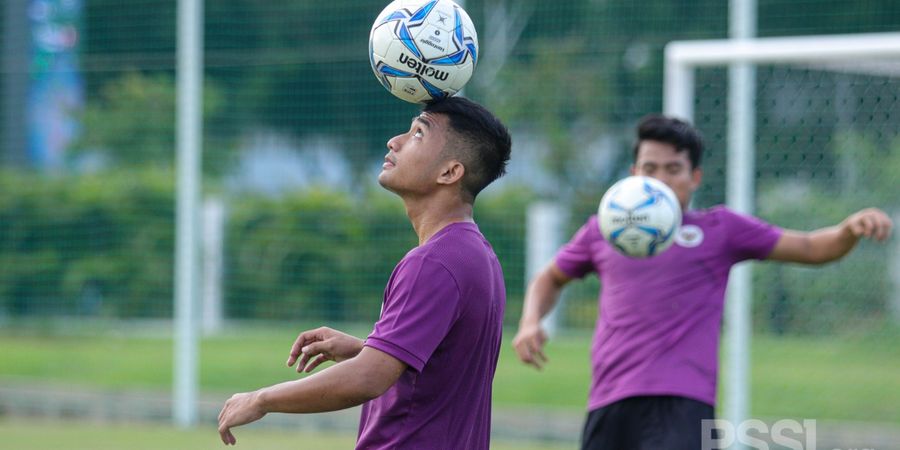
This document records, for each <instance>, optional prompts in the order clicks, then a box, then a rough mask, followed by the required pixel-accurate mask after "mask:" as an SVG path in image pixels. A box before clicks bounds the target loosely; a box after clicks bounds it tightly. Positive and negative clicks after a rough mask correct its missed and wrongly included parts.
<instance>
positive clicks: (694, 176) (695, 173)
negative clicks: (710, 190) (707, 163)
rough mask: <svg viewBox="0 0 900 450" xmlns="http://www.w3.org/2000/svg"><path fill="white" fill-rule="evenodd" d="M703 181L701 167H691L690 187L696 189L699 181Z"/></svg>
mask: <svg viewBox="0 0 900 450" xmlns="http://www.w3.org/2000/svg"><path fill="white" fill-rule="evenodd" d="M701 181H703V169H701V168H699V167H694V168H693V169H691V187H692V188H693V189H692V190H697V188H698V187H700V182H701Z"/></svg>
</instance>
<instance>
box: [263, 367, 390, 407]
mask: <svg viewBox="0 0 900 450" xmlns="http://www.w3.org/2000/svg"><path fill="white" fill-rule="evenodd" d="M357 365H359V364H355V361H353V360H348V361H346V362H343V363H341V364H335V365H334V366H331V367H329V368H328V369H326V370H323V371H321V372H319V373H317V374H314V375H311V376H309V377H306V378H303V379H300V380H294V381H288V382H284V383H280V384H276V385H274V386H270V387H267V388H263V389H260V390H259V391H258V393H259V395H258V400H257V401H258V402H259V406H260V408H261V409H262V410H263V411H265V412H267V413H269V412H281V413H318V412H327V411H336V410H339V409H345V408H350V407H353V406H356V405H361V404H363V403H365V402H367V401H369V400H371V399H373V398H375V397H378V396H379V395H381V394H382V393H383V392H381V391H380V389H379V388H377V385H376V384H374V383H372V382H371V381H372V380H370V379H367V378H368V377H367V376H366V371H365V370H364V368H360V367H356V366H357Z"/></svg>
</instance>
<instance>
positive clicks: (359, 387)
mask: <svg viewBox="0 0 900 450" xmlns="http://www.w3.org/2000/svg"><path fill="white" fill-rule="evenodd" d="M396 382H397V380H396V379H391V378H390V377H388V376H386V375H385V374H383V373H377V372H370V373H360V374H359V377H358V378H357V382H356V383H355V384H356V386H355V389H353V391H354V394H355V397H357V398H358V399H359V400H360V402H359V403H364V402H367V401H369V400H373V399H376V398H378V397H381V395H382V394H384V393H385V392H387V390H388V389H390V388H391V386H393V385H394V383H396Z"/></svg>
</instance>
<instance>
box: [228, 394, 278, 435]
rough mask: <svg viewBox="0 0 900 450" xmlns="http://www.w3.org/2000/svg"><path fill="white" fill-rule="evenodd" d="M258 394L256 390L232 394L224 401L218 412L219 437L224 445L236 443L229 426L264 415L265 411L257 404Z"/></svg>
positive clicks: (244, 423)
mask: <svg viewBox="0 0 900 450" xmlns="http://www.w3.org/2000/svg"><path fill="white" fill-rule="evenodd" d="M258 396H259V394H258V391H257V392H244V393H241V394H234V395H232V396H231V398H229V399H228V401H226V402H225V406H223V407H222V411H221V412H219V437H221V438H222V442H224V443H225V445H234V444H236V443H237V439H235V437H234V434H232V433H231V427H237V426H240V425H246V424H248V423H250V422H256V421H257V420H259V419H262V418H263V416H265V415H266V412H265V411H263V410H262V408H260V407H259V405H258V402H257V398H258Z"/></svg>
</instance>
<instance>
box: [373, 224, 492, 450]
mask: <svg viewBox="0 0 900 450" xmlns="http://www.w3.org/2000/svg"><path fill="white" fill-rule="evenodd" d="M505 304H506V290H505V285H504V283H503V272H502V270H501V269H500V263H499V261H497V256H496V255H495V254H494V251H493V249H492V248H491V245H490V244H489V243H488V242H487V240H485V239H484V237H483V236H482V235H481V232H480V231H479V230H478V227H477V226H476V225H475V224H474V223H470V222H458V223H453V224H451V225H448V226H446V227H444V228H443V229H441V230H440V231H438V232H437V233H436V234H435V235H434V236H432V237H431V239H429V240H428V242H426V243H425V244H423V245H421V246H419V247H416V248H414V249H412V250H411V251H410V252H409V253H407V254H406V256H405V257H404V258H403V260H401V261H400V263H399V264H397V267H395V268H394V272H393V273H392V274H391V278H390V281H388V285H387V287H386V288H385V291H384V303H383V304H382V308H381V318H380V319H379V320H378V322H377V323H376V324H375V329H374V330H373V331H372V334H370V335H369V337H368V338H367V339H366V343H365V345H367V346H369V347H372V348H376V349H378V350H381V351H383V352H385V353H388V354H389V355H391V356H393V357H395V358H397V359H399V360H401V361H403V362H404V363H406V364H407V365H408V366H409V367H408V369H407V370H406V371H405V372H404V373H403V374H402V375H401V376H400V378H399V379H398V380H397V382H396V383H395V384H394V385H393V386H391V388H390V389H388V390H387V392H385V393H384V394H383V395H381V396H380V397H378V398H376V399H374V400H372V401H369V402H368V403H366V404H365V405H363V409H362V418H361V419H360V424H359V439H358V440H357V444H356V448H357V449H388V448H391V449H394V448H396V449H407V448H409V449H472V450H479V449H485V450H486V449H488V447H489V444H490V430H491V383H492V382H493V379H494V371H495V369H496V368H497V357H498V356H499V353H500V338H501V332H502V328H503V309H504V307H505Z"/></svg>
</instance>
